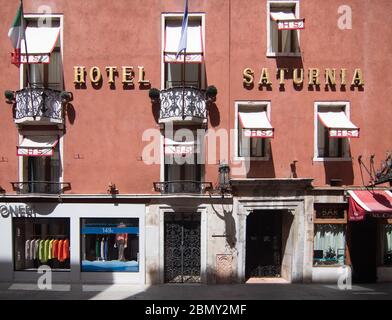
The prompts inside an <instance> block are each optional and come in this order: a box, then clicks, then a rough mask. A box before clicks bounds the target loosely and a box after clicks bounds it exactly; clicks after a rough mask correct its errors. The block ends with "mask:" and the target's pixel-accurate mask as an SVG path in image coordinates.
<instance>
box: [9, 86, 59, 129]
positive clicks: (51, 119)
mask: <svg viewBox="0 0 392 320" xmlns="http://www.w3.org/2000/svg"><path fill="white" fill-rule="evenodd" d="M15 102H16V107H15V113H14V121H15V123H17V124H21V123H36V124H63V123H64V116H63V105H62V98H61V91H58V90H52V89H45V88H25V89H22V90H19V91H16V93H15Z"/></svg>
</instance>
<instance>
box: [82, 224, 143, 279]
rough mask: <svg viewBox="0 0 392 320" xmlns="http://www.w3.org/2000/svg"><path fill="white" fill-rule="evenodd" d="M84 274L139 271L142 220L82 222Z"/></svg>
mask: <svg viewBox="0 0 392 320" xmlns="http://www.w3.org/2000/svg"><path fill="white" fill-rule="evenodd" d="M81 226H82V227H81V244H82V250H81V254H82V266H81V267H82V271H84V272H139V219H137V218H131V219H120V218H115V219H105V218H97V219H81Z"/></svg>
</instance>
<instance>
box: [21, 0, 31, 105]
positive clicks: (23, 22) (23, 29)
mask: <svg viewBox="0 0 392 320" xmlns="http://www.w3.org/2000/svg"><path fill="white" fill-rule="evenodd" d="M20 3H21V6H22V18H21V21H22V32H23V40H24V46H25V51H26V62H27V75H26V80H27V86H28V87H31V82H30V79H31V78H30V62H29V55H28V54H27V52H28V51H27V41H26V30H25V26H24V24H25V19H24V7H23V0H20ZM21 51H22V50H21ZM20 60H22V52H21V53H20ZM31 103H33V100H32V99H31Z"/></svg>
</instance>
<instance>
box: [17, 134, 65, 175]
mask: <svg viewBox="0 0 392 320" xmlns="http://www.w3.org/2000/svg"><path fill="white" fill-rule="evenodd" d="M53 135H57V136H58V137H59V142H58V143H59V158H60V170H61V172H60V175H59V183H63V182H64V132H63V131H62V130H43V131H41V130H39V131H38V130H19V131H18V141H19V144H18V145H20V144H21V143H22V141H23V138H24V137H25V136H53ZM18 158H19V161H18V165H19V168H18V171H19V174H18V176H19V181H20V182H22V181H25V180H24V178H25V177H24V176H23V172H24V170H23V169H24V167H23V160H24V159H23V158H25V157H23V156H20V157H18ZM26 180H27V177H26Z"/></svg>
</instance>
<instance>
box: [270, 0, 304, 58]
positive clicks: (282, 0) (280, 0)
mask: <svg viewBox="0 0 392 320" xmlns="http://www.w3.org/2000/svg"><path fill="white" fill-rule="evenodd" d="M274 4H287V5H288V6H293V5H294V6H295V16H296V17H297V18H299V17H300V10H299V0H268V1H267V10H266V12H267V19H266V20H267V21H266V23H267V53H266V56H267V57H301V45H300V43H301V41H300V32H298V48H299V50H300V51H299V52H287V53H285V52H282V53H279V52H272V43H271V15H270V13H271V6H273V5H274Z"/></svg>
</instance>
